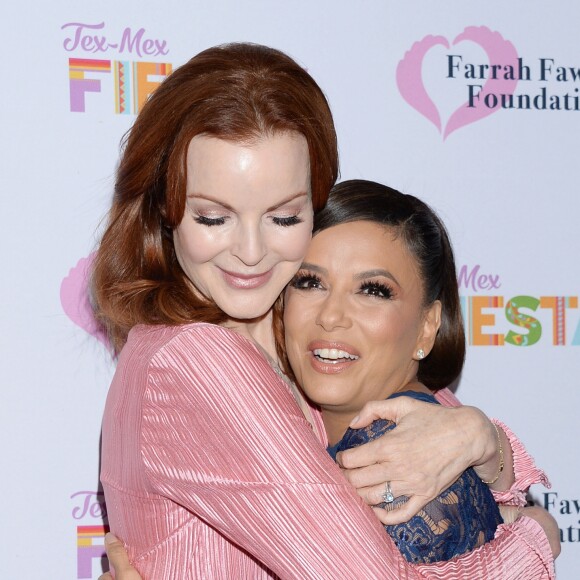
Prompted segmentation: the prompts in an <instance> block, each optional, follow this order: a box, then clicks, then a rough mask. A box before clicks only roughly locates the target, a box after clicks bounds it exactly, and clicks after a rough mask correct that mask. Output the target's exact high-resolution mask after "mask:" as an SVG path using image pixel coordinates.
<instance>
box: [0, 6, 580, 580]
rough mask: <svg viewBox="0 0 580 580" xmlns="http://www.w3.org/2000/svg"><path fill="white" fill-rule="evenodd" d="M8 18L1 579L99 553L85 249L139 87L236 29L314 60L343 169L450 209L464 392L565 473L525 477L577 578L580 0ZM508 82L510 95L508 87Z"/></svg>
mask: <svg viewBox="0 0 580 580" xmlns="http://www.w3.org/2000/svg"><path fill="white" fill-rule="evenodd" d="M441 6H444V7H441ZM3 16H4V17H3V24H2V41H3V46H4V57H3V59H2V61H1V64H0V66H1V71H2V75H1V79H2V81H1V82H2V85H3V90H2V107H0V121H1V123H0V127H1V134H2V145H1V148H2V149H1V155H0V163H1V165H2V171H1V172H0V180H1V181H0V184H1V187H0V192H1V193H0V195H1V200H2V215H3V216H4V217H3V220H4V221H3V226H2V227H1V228H0V251H1V257H2V266H3V284H2V289H1V293H2V294H1V296H2V309H1V310H0V321H1V324H2V329H3V331H2V334H1V349H0V356H1V357H2V358H1V360H2V368H3V369H4V372H3V373H2V383H1V384H2V405H1V406H0V424H1V425H2V434H3V436H2V443H1V445H2V449H1V451H2V460H3V461H2V466H3V467H2V478H1V486H2V487H1V489H2V498H3V500H4V501H3V510H2V511H3V518H2V519H3V525H2V531H1V532H0V533H1V534H2V537H1V539H0V546H2V558H1V569H2V576H3V577H6V578H10V577H17V578H27V579H28V578H30V579H33V578H50V577H52V576H54V577H57V576H58V577H59V578H66V579H71V580H72V579H81V578H96V577H97V576H98V575H99V573H100V569H101V564H100V554H101V552H102V548H101V546H102V526H103V518H102V513H101V512H102V506H101V505H100V503H99V499H100V498H99V497H98V496H97V485H98V452H99V431H100V420H101V414H102V409H103V404H104V400H105V396H106V392H107V388H108V383H109V380H110V377H111V374H112V368H113V367H112V361H111V358H110V355H109V353H108V352H107V350H106V348H105V346H104V345H103V343H102V342H100V341H99V340H97V338H98V337H95V336H94V329H93V328H92V327H91V323H90V318H89V317H88V316H87V312H86V304H84V303H82V301H81V302H80V303H79V296H82V289H83V287H82V283H83V272H84V268H85V267H86V261H85V258H86V257H87V256H89V254H90V252H91V251H92V250H93V249H94V246H95V241H96V239H97V237H98V236H97V232H98V228H99V224H100V221H101V220H102V218H103V216H104V214H105V211H106V209H107V207H108V204H109V201H110V196H111V190H112V184H113V175H114V170H115V164H116V160H117V157H118V145H119V141H120V139H121V137H122V135H123V134H124V132H125V131H126V130H127V129H128V128H129V127H130V125H131V123H132V121H133V119H134V113H135V111H136V109H137V107H138V104H137V105H136V104H135V102H137V103H138V102H139V100H142V99H143V98H145V97H146V95H147V93H148V92H149V91H150V90H151V89H152V88H153V87H154V86H155V84H156V83H157V82H158V81H159V80H160V79H161V78H163V76H164V75H165V74H167V72H168V71H169V70H171V68H172V67H173V68H175V67H177V66H179V65H180V64H182V63H183V62H185V61H186V60H187V59H189V58H190V57H191V56H192V55H194V54H196V53H197V52H199V51H200V50H202V49H204V48H206V47H208V46H212V45H215V44H218V43H222V42H228V41H234V40H247V41H253V42H259V43H263V44H268V45H271V46H274V47H277V48H280V49H282V50H284V51H286V52H288V53H289V54H290V55H292V56H293V57H294V58H296V59H297V60H298V61H299V62H301V63H302V64H303V65H304V66H306V67H307V68H308V69H309V71H310V72H311V74H312V75H313V76H314V77H315V78H316V79H317V80H318V82H319V83H320V85H321V86H322V87H323V89H324V90H325V92H326V93H327V95H328V97H329V100H330V103H331V107H332V109H333V111H334V114H335V118H336V123H337V128H338V133H339V144H340V151H341V162H342V178H343V179H349V178H356V177H364V178H368V179H374V180H377V181H382V182H385V183H387V184H389V185H392V186H394V187H397V188H399V189H402V190H404V191H407V192H409V193H414V194H416V195H418V196H419V197H422V198H424V199H425V200H427V201H428V202H429V203H431V204H432V205H433V206H434V207H435V208H436V209H437V210H438V211H439V212H440V214H441V215H442V217H443V219H444V220H445V221H446V223H447V225H448V226H449V229H450V232H451V235H452V238H453V241H454V245H455V248H456V252H457V257H458V264H459V266H460V267H461V268H462V276H461V279H460V283H461V293H462V295H463V297H464V306H465V313H466V318H467V321H468V329H467V330H468V336H469V339H470V344H471V345H470V347H469V349H468V360H467V366H466V369H465V372H464V374H463V377H462V380H461V382H460V385H459V389H458V395H459V396H460V398H461V399H462V400H463V401H464V402H465V403H469V404H474V405H477V406H479V407H481V408H482V409H484V410H485V411H486V412H487V413H488V415H490V416H495V417H499V418H501V419H503V420H504V421H505V422H507V423H508V424H509V425H510V426H511V427H512V428H513V429H514V430H515V431H516V433H518V435H520V436H521V438H522V439H523V440H524V441H525V443H526V445H527V447H528V449H529V450H530V451H531V453H532V454H533V455H534V457H535V458H536V460H537V463H538V464H539V465H540V466H542V467H543V468H545V469H546V471H547V472H548V474H549V476H550V478H551V481H552V484H553V487H552V489H551V490H546V489H544V488H542V487H535V488H534V489H533V490H532V491H533V495H534V497H535V498H536V499H537V501H539V502H540V503H541V504H542V505H545V506H546V507H548V508H549V509H550V511H551V512H552V513H553V514H554V515H555V516H556V518H557V519H558V522H559V526H560V528H561V533H562V540H563V544H562V555H561V556H560V559H559V560H558V562H557V570H558V575H559V578H562V579H572V578H576V577H578V567H579V566H578V564H579V563H580V489H579V488H578V483H577V482H578V480H579V479H580V467H579V463H578V452H577V449H576V444H577V441H578V438H579V435H580V426H579V422H578V420H577V413H578V408H579V403H580V395H579V389H578V376H579V371H580V364H579V362H578V361H579V357H578V352H579V348H578V347H579V346H580V309H579V308H578V295H579V292H580V271H579V270H580V269H579V267H578V262H577V254H578V250H579V249H580V243H579V242H580V234H579V229H578V227H577V222H578V214H579V213H580V201H578V195H577V194H578V191H577V190H578V187H577V183H578V177H577V163H578V151H579V135H580V132H579V129H580V110H579V109H580V105H579V102H578V101H579V92H580V91H579V88H580V51H579V50H578V49H579V44H580V41H579V40H578V39H579V36H578V30H577V23H578V20H579V18H580V5H578V4H576V3H575V2H572V1H571V0H568V1H564V0H554V1H553V2H551V3H549V4H546V3H545V2H540V1H538V0H527V1H525V2H524V1H523V0H514V1H512V2H510V3H505V2H497V1H496V0H488V1H487V2H485V3H483V2H479V3H475V2H465V0H447V2H445V3H444V5H442V4H441V3H439V4H438V5H437V7H436V6H435V5H434V4H433V3H432V2H429V1H428V0H416V1H409V2H405V3H403V2H395V1H392V0H365V1H361V2H352V1H346V0H332V1H330V0H319V1H318V2H311V1H307V0H294V1H293V2H270V1H267V0H246V1H243V2H241V1H236V0H229V1H226V0H206V1H202V0H191V1H188V2H186V1H181V0H165V1H164V2H156V3H153V2H144V1H137V0H125V1H123V2H119V1H116V2H112V1H110V0H101V1H100V2H98V3H96V2H94V3H93V2H86V1H82V2H76V3H72V4H71V3H70V2H65V1H64V0H55V1H54V2H51V3H32V2H30V1H26V0H24V1H23V2H18V3H12V4H11V5H10V6H4V9H3ZM489 64H492V65H493V64H496V65H501V66H500V67H499V68H495V69H490V68H488V69H486V68H485V66H483V67H482V65H489ZM509 67H511V68H509ZM494 72H495V76H496V77H497V78H496V79H494V78H491V77H493V73H494ZM502 94H504V95H510V94H513V95H515V97H514V98H513V101H512V105H513V108H503V109H502V108H501V106H499V107H496V108H493V106H494V104H495V103H499V104H500V105H501V102H502V97H501V95H502ZM135 99H136V101H135ZM470 99H471V102H470ZM504 101H505V104H506V105H509V104H510V103H509V100H508V101H506V100H505V98H504ZM466 102H467V104H468V105H472V106H467V107H465V106H464V104H465V103H466ZM518 309H521V310H518ZM34 530H36V532H35V531H34Z"/></svg>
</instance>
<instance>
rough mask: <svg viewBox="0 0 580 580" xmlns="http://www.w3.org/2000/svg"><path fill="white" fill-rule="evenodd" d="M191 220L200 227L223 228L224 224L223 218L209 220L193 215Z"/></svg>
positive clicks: (224, 219)
mask: <svg viewBox="0 0 580 580" xmlns="http://www.w3.org/2000/svg"><path fill="white" fill-rule="evenodd" d="M193 219H194V220H195V222H196V223H198V224H200V225H202V226H208V227H211V226H223V225H224V224H225V223H226V218H225V217H217V218H209V217H206V216H204V215H194V216H193Z"/></svg>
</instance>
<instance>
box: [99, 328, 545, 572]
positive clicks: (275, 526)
mask: <svg viewBox="0 0 580 580" xmlns="http://www.w3.org/2000/svg"><path fill="white" fill-rule="evenodd" d="M439 400H440V401H441V402H442V403H443V404H456V400H455V399H454V397H453V395H452V394H451V393H450V392H449V391H447V392H443V393H442V394H440V395H439ZM316 420H317V432H313V430H312V428H311V426H310V424H309V423H308V422H307V421H306V420H305V418H304V416H303V415H302V413H301V411H300V409H299V407H298V405H297V404H296V402H295V400H294V397H293V395H292V393H291V391H290V389H289V387H288V386H287V385H286V383H285V382H284V381H283V380H282V379H281V378H280V377H279V376H278V375H277V374H276V372H275V371H274V370H273V369H272V367H271V366H270V365H269V363H268V362H267V361H266V360H265V358H264V357H263V355H262V354H261V353H260V352H259V351H258V349H257V348H256V346H255V345H253V344H252V343H251V342H250V341H248V340H247V339H245V338H244V337H242V336H240V335H239V334H237V333H235V332H233V331H231V330H228V329H225V328H222V327H219V326H214V325H209V324H201V323H200V324H190V325H186V326H179V327H164V326H138V327H135V328H134V329H133V330H132V331H131V333H130V335H129V339H128V341H127V344H126V345H125V347H124V348H123V350H122V352H121V355H120V357H119V361H118V367H117V370H116V373H115V377H114V379H113V382H112V385H111V388H110V391H109V395H108V398H107V403H106V408H105V415H104V420H103V439H102V468H101V481H102V483H103V487H104V491H105V498H106V504H107V510H108V517H109V523H110V526H111V531H113V532H114V533H115V534H117V535H118V536H119V537H120V538H122V539H123V541H124V542H125V544H126V545H127V548H128V550H129V555H130V558H131V561H132V562H133V563H134V565H135V566H136V567H137V569H138V570H139V571H140V573H141V574H142V576H143V578H144V579H145V580H189V579H193V578H223V579H230V578H232V579H233V578H236V579H238V578H252V579H254V578H272V577H276V576H278V577H280V578H296V579H305V578H328V579H330V578H332V579H339V578H345V579H346V578H349V579H352V578H364V579H372V578H387V579H392V580H395V579H402V578H445V579H465V578H469V579H477V578H481V579H486V580H489V579H494V578H497V579H502V580H509V579H516V578H518V579H521V578H534V579H539V578H553V560H552V556H551V550H550V547H549V544H548V541H547V538H546V536H545V534H544V532H543V531H542V529H541V527H540V526H539V525H538V524H537V523H536V522H535V521H533V520H531V519H529V518H525V517H522V518H520V519H519V520H518V521H517V522H516V523H515V524H512V525H510V526H506V525H501V526H499V528H498V531H497V533H496V537H495V539H494V540H493V541H492V542H490V543H488V544H486V545H485V546H483V547H481V548H479V549H477V550H474V551H473V552H471V553H469V554H467V555H465V556H462V557H460V558H456V559H453V560H451V561H449V562H440V563H437V564H432V565H412V564H409V563H408V562H407V561H406V560H405V559H404V558H403V557H402V556H401V555H400V554H399V552H398V550H397V548H396V547H395V545H394V544H393V542H392V541H391V539H390V537H389V536H388V535H387V534H386V533H385V530H384V528H383V527H382V525H381V524H380V522H379V521H378V520H377V518H376V516H375V515H374V513H373V512H372V510H371V509H370V508H369V507H368V506H366V505H365V504H364V503H363V502H362V500H361V499H360V498H359V497H358V495H357V494H356V492H355V490H354V489H353V488H352V487H351V486H350V484H349V483H348V482H347V481H346V480H345V479H344V477H343V476H342V474H341V472H340V470H339V469H338V467H337V466H336V465H335V463H334V462H333V461H332V459H331V458H330V457H329V455H328V454H327V453H326V450H325V446H326V437H325V434H324V428H323V425H322V421H321V419H320V416H319V415H316ZM507 433H508V436H509V437H510V439H511V442H512V446H513V447H514V457H515V460H514V463H515V468H516V479H517V481H516V483H515V485H514V488H513V489H512V490H510V491H509V492H506V493H504V494H503V495H502V496H501V497H500V498H499V499H500V500H501V501H504V502H507V503H521V502H522V498H523V495H522V494H521V492H520V491H518V490H520V489H525V488H527V487H528V486H529V485H530V484H531V483H534V482H538V481H544V482H545V481H546V480H545V476H544V474H543V472H541V471H539V470H538V469H536V468H535V466H534V463H533V461H532V460H531V458H530V457H529V456H528V455H527V453H526V452H525V450H524V449H523V447H522V446H521V444H520V443H519V441H518V440H517V439H516V438H515V437H514V436H513V434H511V432H509V430H508V431H507Z"/></svg>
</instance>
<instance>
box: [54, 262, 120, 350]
mask: <svg viewBox="0 0 580 580" xmlns="http://www.w3.org/2000/svg"><path fill="white" fill-rule="evenodd" d="M93 257H94V254H91V255H89V256H88V257H87V258H81V259H80V260H79V261H78V263H77V265H76V266H75V267H74V268H71V271H70V272H69V275H68V276H67V277H66V278H64V279H63V281H62V282H61V285H60V303H61V305H62V309H63V310H64V312H65V314H66V315H67V316H68V317H69V318H70V319H71V320H72V321H73V322H74V323H75V324H76V325H77V326H80V327H81V328H82V329H83V330H85V331H86V332H88V333H89V334H90V335H92V336H94V337H95V338H96V339H97V340H100V341H101V342H102V343H103V344H104V345H105V346H106V347H107V348H108V349H109V350H110V349H111V348H110V343H109V339H108V337H107V334H106V332H105V331H104V329H103V328H102V326H101V325H100V324H99V323H98V322H97V320H95V317H94V316H93V309H92V308H91V304H90V301H89V277H90V270H91V264H92V262H93Z"/></svg>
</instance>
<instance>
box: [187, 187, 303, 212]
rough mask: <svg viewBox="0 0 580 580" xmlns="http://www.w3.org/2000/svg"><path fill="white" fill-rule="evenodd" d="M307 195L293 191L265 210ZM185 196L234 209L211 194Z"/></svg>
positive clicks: (273, 208)
mask: <svg viewBox="0 0 580 580" xmlns="http://www.w3.org/2000/svg"><path fill="white" fill-rule="evenodd" d="M307 195H308V192H307V191H300V192H298V193H293V194H291V195H289V196H288V197H286V198H284V199H283V200H282V201H280V202H278V203H277V204H275V205H273V206H271V207H269V208H268V209H267V210H266V211H267V212H268V211H274V210H275V209H278V208H279V207H282V206H283V205H286V204H287V203H290V202H291V201H294V200H295V199H298V198H299V197H304V196H307ZM187 197H188V198H189V199H192V198H195V199H205V200H206V201H211V202H212V203H216V204H217V205H221V206H222V207H224V208H225V209H227V210H229V211H235V210H234V208H233V207H232V206H230V205H229V204H227V203H225V202H224V201H221V200H219V199H215V198H214V197H212V196H211V195H205V194H203V193H188V194H187Z"/></svg>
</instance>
